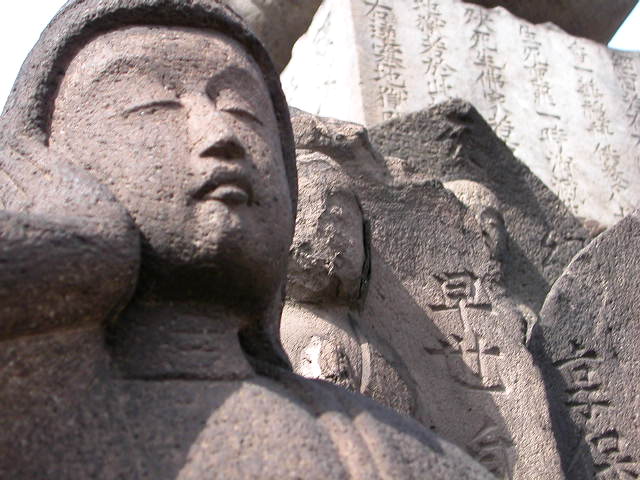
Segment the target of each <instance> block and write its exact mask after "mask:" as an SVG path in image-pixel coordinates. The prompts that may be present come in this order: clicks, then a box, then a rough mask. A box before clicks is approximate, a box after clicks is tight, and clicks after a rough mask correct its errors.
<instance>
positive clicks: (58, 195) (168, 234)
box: [0, 0, 490, 480]
mask: <svg viewBox="0 0 640 480" xmlns="http://www.w3.org/2000/svg"><path fill="white" fill-rule="evenodd" d="M0 132H1V135H2V137H1V138H0V143H1V144H2V145H3V146H4V148H5V151H6V152H7V153H6V154H5V155H3V156H2V157H0V162H1V163H0V166H1V167H2V172H3V175H5V176H6V177H7V181H6V182H2V183H1V184H0V189H1V190H2V195H1V196H0V198H2V201H3V210H2V211H0V263H1V264H2V267H3V268H2V269H0V312H1V313H2V314H3V316H2V317H1V318H0V323H1V325H2V327H1V328H0V332H2V333H1V334H2V337H1V340H2V348H1V349H0V363H1V364H2V365H3V368H2V369H0V385H1V386H2V389H1V390H0V404H2V406H3V408H2V409H1V411H0V450H1V451H2V456H1V457H0V477H2V478H16V479H32V478H56V479H58V478H59V479H67V478H68V479H77V478H88V479H116V478H153V479H165V478H166V479H183V480H192V479H193V480H196V479H202V478H243V479H244V478H315V479H327V478H376V477H378V478H379V477H383V478H425V477H426V478H435V479H442V480H444V479H449V478H463V479H472V478H473V479H476V478H478V479H488V478H490V476H489V475H488V473H487V472H486V471H485V470H484V469H483V468H482V467H480V466H479V465H478V464H476V463H475V462H473V461H472V460H471V459H470V458H469V457H468V456H467V455H465V454H464V453H462V451H460V450H459V449H458V448H456V447H454V446H452V445H450V444H448V443H447V442H445V441H441V440H439V439H438V438H436V437H435V436H434V435H433V434H431V433H429V432H428V431H427V430H426V429H424V428H422V426H420V425H419V424H418V423H417V422H415V421H413V420H410V419H408V418H402V417H400V416H398V415H396V414H395V413H394V412H392V411H390V410H387V409H384V408H383V407H381V406H379V405H377V404H375V403H374V402H373V401H371V400H369V399H366V398H364V397H362V396H358V395H353V394H352V393H350V392H347V391H345V390H344V389H341V388H338V387H334V386H332V385H328V384H326V383H325V382H318V381H312V380H306V379H303V378H302V377H299V376H296V375H294V374H292V373H291V372H290V371H289V370H288V369H287V367H288V365H287V362H286V360H285V359H284V356H283V352H282V350H281V346H280V344H279V342H278V341H277V329H278V324H279V320H280V313H281V308H282V299H283V287H284V284H285V282H286V276H285V273H286V265H287V260H288V254H289V246H290V243H291V238H292V235H293V227H294V218H295V204H296V192H297V185H296V184H297V182H296V167H295V157H294V153H295V152H294V144H293V137H292V132H291V124H290V121H289V113H288V110H287V107H286V104H285V102H284V95H283V93H282V90H281V88H280V84H279V82H278V77H277V73H276V71H275V69H274V68H273V65H272V63H271V61H270V59H269V58H268V55H267V53H266V51H265V50H264V48H263V47H262V46H261V44H260V43H259V42H258V41H257V40H256V39H255V38H254V37H253V35H252V34H251V33H250V32H249V31H248V30H247V29H246V28H245V27H244V26H243V25H242V24H241V23H240V20H239V17H236V16H235V14H233V13H232V12H231V11H230V10H229V9H228V8H227V7H226V6H223V4H222V3H221V2H218V1H214V0H106V1H105V0H77V1H71V2H68V3H67V4H66V5H65V6H64V7H63V10H62V11H61V13H59V14H58V16H57V17H56V18H55V19H54V20H53V21H52V23H51V24H50V25H49V27H47V29H46V30H45V32H44V33H43V35H42V36H41V37H40V40H39V42H38V44H37V45H36V47H35V48H34V50H33V51H32V53H31V54H30V56H29V58H28V59H27V60H26V62H25V64H24V67H23V69H22V71H21V74H20V76H19V78H18V80H17V82H16V85H15V87H14V89H13V91H12V96H11V97H10V98H9V101H8V102H7V107H6V110H5V113H4V114H3V116H2V118H1V120H0ZM51 162H55V163H51ZM58 162H59V164H58ZM67 164H69V165H67ZM77 170H81V172H82V173H76V171H77ZM41 187H42V188H41ZM127 242H130V243H129V244H127ZM139 245H141V248H138V247H139ZM34 252H35V253H36V255H34ZM43 252H44V253H43ZM45 255H47V256H48V257H49V258H50V259H51V260H47V259H46V258H45V257H44V256H45ZM34 259H35V260H37V261H34ZM112 262H113V265H111V263H112ZM85 264H86V265H85ZM107 264H109V265H107ZM92 274H95V277H93V278H91V275H92ZM102 286H105V288H104V289H103V288H101V287H102ZM48 288H51V289H52V290H51V291H50V292H49V291H48V290H47V289H48ZM25 294H27V295H30V296H29V297H28V298H25V297H24V295H25ZM16 298H22V300H21V301H20V302H17V301H16V300H15V299H16ZM91 301H93V302H95V310H94V311H93V312H92V310H91V308H90V307H91V303H90V302H91ZM7 306H8V307H7ZM21 307H22V308H21ZM5 314H6V315H5Z"/></svg>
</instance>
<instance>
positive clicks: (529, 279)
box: [369, 100, 588, 311]
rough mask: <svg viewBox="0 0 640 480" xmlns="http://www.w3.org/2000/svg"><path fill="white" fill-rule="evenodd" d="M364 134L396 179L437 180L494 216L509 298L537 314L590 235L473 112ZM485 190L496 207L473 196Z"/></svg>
mask: <svg viewBox="0 0 640 480" xmlns="http://www.w3.org/2000/svg"><path fill="white" fill-rule="evenodd" d="M369 135H370V138H371V141H372V143H373V144H374V145H375V147H376V148H377V149H378V150H379V151H380V152H381V153H382V154H384V155H387V156H393V157H398V158H399V159H400V160H401V161H400V162H398V161H396V164H397V167H396V168H395V169H394V173H393V175H394V177H395V179H396V180H397V181H402V182H409V183H415V182H420V181H424V180H426V179H430V178H436V179H439V180H441V181H443V182H446V183H445V186H448V187H449V188H450V189H452V190H453V191H454V193H456V195H458V196H459V197H460V196H462V197H463V198H461V199H462V201H463V203H465V204H467V205H469V206H470V205H475V206H479V207H484V208H487V207H490V208H493V209H495V210H497V211H498V213H499V214H500V215H501V216H502V217H503V221H504V226H503V227H504V229H505V230H506V232H505V233H506V237H507V238H506V239H505V243H506V245H505V246H504V251H503V252H501V253H500V256H501V258H500V260H501V263H502V269H503V274H504V283H505V284H506V285H507V286H508V290H509V294H510V296H512V298H514V299H517V300H518V301H519V302H522V303H524V304H526V305H527V306H529V307H530V308H532V309H533V310H534V311H539V310H540V307H541V306H542V303H543V302H544V299H545V297H546V296H547V293H548V292H549V289H550V288H551V285H553V282H554V281H555V280H556V279H557V278H558V277H559V276H560V274H561V273H562V271H563V270H564V268H565V267H566V266H567V265H568V264H569V262H570V261H571V258H572V257H573V256H574V255H575V254H576V253H578V251H579V250H580V249H581V248H582V247H583V246H584V244H585V242H586V240H587V237H588V234H587V232H586V231H585V229H584V228H583V227H582V225H581V224H580V222H579V221H578V220H577V219H576V218H575V217H574V216H573V215H572V214H571V212H570V211H569V210H568V209H567V207H565V206H564V205H563V204H562V202H561V201H560V200H559V199H558V197H557V196H556V195H555V194H554V193H553V192H552V191H551V190H550V189H549V188H548V187H547V186H546V185H545V184H544V183H542V182H541V181H540V179H538V178H537V177H536V176H535V175H534V174H533V173H532V172H531V170H529V168H527V166H526V165H525V164H523V163H522V162H521V161H520V160H518V159H517V158H515V157H514V155H513V153H512V152H511V151H510V150H509V149H508V148H507V147H506V146H505V145H504V143H502V142H501V141H500V139H498V137H497V136H496V134H495V133H494V132H493V131H492V130H491V127H490V126H489V125H488V124H487V123H486V121H485V120H484V119H483V118H482V117H481V116H480V114H479V113H478V112H477V110H476V109H475V108H474V107H473V106H471V105H470V104H468V103H466V102H462V101H460V100H453V101H448V102H444V103H442V104H439V105H437V106H435V107H432V108H430V109H427V110H422V111H420V112H416V113H411V114H407V115H402V116H400V117H398V118H395V119H393V120H390V121H388V122H385V123H382V124H380V125H377V126H375V127H373V128H371V129H370V130H369ZM470 182H471V183H470ZM483 187H486V188H488V189H489V191H490V192H491V193H492V194H493V195H494V196H495V201H494V200H489V199H487V198H484V199H483V198H477V197H478V195H479V189H482V188H483ZM470 189H471V190H473V191H470ZM464 190H466V191H464Z"/></svg>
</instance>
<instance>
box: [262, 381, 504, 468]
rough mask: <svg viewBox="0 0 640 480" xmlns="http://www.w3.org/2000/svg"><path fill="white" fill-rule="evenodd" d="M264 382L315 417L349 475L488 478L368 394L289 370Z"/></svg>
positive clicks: (450, 447) (316, 426)
mask: <svg viewBox="0 0 640 480" xmlns="http://www.w3.org/2000/svg"><path fill="white" fill-rule="evenodd" d="M268 382H270V383H271V382H272V385H273V388H276V389H282V390H281V391H283V392H284V395H285V396H286V397H287V398H289V399H291V400H290V401H293V402H294V403H295V404H296V405H297V406H298V408H302V409H304V410H305V411H307V412H308V414H310V415H311V416H312V417H313V418H314V420H315V422H314V425H313V428H314V429H315V430H318V431H320V432H322V433H323V434H327V435H328V437H329V438H330V440H331V443H332V444H333V448H334V449H335V451H336V452H337V456H338V458H339V459H340V461H341V463H342V466H343V468H344V469H345V470H346V471H347V472H349V475H350V476H351V477H353V478H377V477H378V476H384V477H387V476H388V477H391V478H432V479H443V480H444V479H450V478H456V479H485V478H486V479H489V478H492V477H491V476H490V475H489V474H488V473H487V472H486V471H485V470H484V469H483V468H482V467H480V466H479V465H478V464H477V463H476V462H475V461H473V460H472V459H471V458H470V457H468V456H467V455H466V454H465V453H463V452H462V451H461V450H460V449H459V448H458V447H455V446H453V445H451V444H449V443H448V442H446V441H443V440H441V439H440V438H438V437H436V436H435V435H433V434H432V433H431V432H429V431H428V430H426V429H425V428H424V426H422V425H421V424H419V423H418V422H417V421H415V420H413V419H412V418H409V417H405V416H402V415H399V414H398V413H396V412H395V411H392V410H391V409H388V408H386V407H384V406H382V405H380V404H378V403H376V402H375V401H373V400H371V399H370V398H368V397H365V396H362V395H359V394H355V393H352V392H349V391H347V390H345V389H343V388H341V387H338V386H336V385H334V384H332V383H329V382H325V381H322V380H311V379H307V378H303V377H301V376H299V375H296V374H293V373H291V372H288V371H280V372H279V373H278V375H277V378H276V379H275V381H273V380H268Z"/></svg>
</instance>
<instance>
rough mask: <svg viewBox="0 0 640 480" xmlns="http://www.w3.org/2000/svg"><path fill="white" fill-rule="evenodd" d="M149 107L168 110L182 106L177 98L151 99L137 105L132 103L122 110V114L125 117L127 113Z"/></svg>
mask: <svg viewBox="0 0 640 480" xmlns="http://www.w3.org/2000/svg"><path fill="white" fill-rule="evenodd" d="M150 108H165V109H169V110H175V109H178V108H182V103H180V102H179V101H177V100H171V99H167V100H153V101H150V102H145V103H141V104H138V105H134V106H133V107H130V108H127V109H126V110H125V111H124V112H122V116H123V117H125V118H127V117H128V116H129V115H131V114H134V113H136V112H140V111H143V110H147V109H150Z"/></svg>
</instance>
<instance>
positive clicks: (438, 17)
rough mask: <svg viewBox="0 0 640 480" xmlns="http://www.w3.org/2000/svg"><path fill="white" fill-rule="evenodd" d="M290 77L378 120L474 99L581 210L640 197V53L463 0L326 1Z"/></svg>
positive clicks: (337, 113) (307, 101) (329, 108)
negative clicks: (445, 102)
mask: <svg viewBox="0 0 640 480" xmlns="http://www.w3.org/2000/svg"><path fill="white" fill-rule="evenodd" d="M282 80H283V85H284V88H285V92H286V94H287V97H288V100H289V102H290V104H291V105H293V106H295V107H298V108H301V109H303V110H307V111H309V112H311V113H315V114H319V115H323V116H328V117H335V118H339V119H342V120H349V121H354V122H358V123H362V124H364V125H366V126H372V125H375V124H378V123H380V122H383V121H385V120H388V119H390V118H392V117H394V116H396V115H398V114H401V113H408V112H413V111H417V110H420V109H423V108H426V107H429V106H432V105H434V104H436V103H438V102H441V101H443V100H446V99H449V98H455V97H460V98H464V99H465V100H468V101H470V102H471V103H473V104H474V105H475V106H476V108H477V109H478V110H479V111H480V112H481V113H482V115H483V116H484V117H485V118H486V119H487V120H488V122H489V123H490V124H491V125H492V127H493V128H494V130H495V131H496V132H497V134H498V135H499V136H500V138H502V139H503V140H504V141H505V142H506V143H507V145H509V147H511V148H512V149H513V151H514V153H515V154H516V156H517V157H518V158H520V159H521V160H522V161H524V162H525V163H526V164H527V165H528V166H529V168H531V170H532V171H533V172H534V173H535V174H536V175H538V176H539V177H540V179H541V180H542V181H543V182H545V183H546V184H547V185H548V186H549V187H550V188H551V189H552V190H553V191H554V192H555V193H556V194H557V195H558V196H559V197H560V198H561V199H562V200H563V201H564V202H565V203H566V205H567V206H568V207H569V208H570V209H571V210H572V211H573V213H575V214H576V215H578V216H580V217H584V218H587V219H593V220H597V221H598V222H600V223H602V224H604V225H612V224H613V223H615V222H616V221H617V220H619V219H620V218H622V216H623V215H625V214H627V213H629V212H631V211H632V210H633V209H634V207H635V206H637V205H638V204H639V203H640V202H639V200H640V188H636V187H635V184H636V181H637V180H640V54H637V53H628V52H620V51H615V50H611V49H608V48H607V47H604V46H602V45H600V44H597V43H595V42H592V41H590V40H586V39H582V38H577V37H572V36H570V35H568V34H566V33H565V32H563V31H561V30H560V29H559V28H557V27H554V26H553V25H550V24H545V25H532V24H530V23H528V22H526V21H525V20H521V19H519V18H517V17H514V16H513V15H511V14H510V13H509V12H507V11H506V10H504V9H503V8H495V9H491V10H488V9H485V8H483V7H480V6H477V5H473V4H469V3H464V2H462V1H460V0H446V1H445V0H325V1H324V3H323V4H322V6H321V7H320V9H319V10H318V12H317V14H316V16H315V18H314V20H313V22H312V24H311V28H310V29H309V31H308V32H307V34H306V35H305V36H303V37H302V38H301V39H300V40H299V41H298V43H297V44H296V46H295V47H294V51H293V57H292V60H291V62H290V63H289V65H288V67H287V68H286V70H285V71H284V73H283V75H282Z"/></svg>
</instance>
